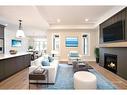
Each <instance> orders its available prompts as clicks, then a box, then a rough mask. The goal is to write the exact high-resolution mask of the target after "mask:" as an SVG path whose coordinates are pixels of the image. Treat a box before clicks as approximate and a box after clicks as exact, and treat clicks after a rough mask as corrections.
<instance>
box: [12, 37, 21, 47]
mask: <svg viewBox="0 0 127 95" xmlns="http://www.w3.org/2000/svg"><path fill="white" fill-rule="evenodd" d="M11 45H12V47H20V46H22V41H21V40H17V39H12V40H11Z"/></svg>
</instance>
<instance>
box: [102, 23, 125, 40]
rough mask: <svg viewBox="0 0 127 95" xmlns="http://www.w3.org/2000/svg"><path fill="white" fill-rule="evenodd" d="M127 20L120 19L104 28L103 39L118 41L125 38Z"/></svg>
mask: <svg viewBox="0 0 127 95" xmlns="http://www.w3.org/2000/svg"><path fill="white" fill-rule="evenodd" d="M124 23H125V21H118V22H116V23H114V24H112V25H110V26H107V27H106V28H103V41H104V42H109V41H118V40H124V26H125V24H124Z"/></svg>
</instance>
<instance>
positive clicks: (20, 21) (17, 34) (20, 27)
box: [16, 20, 25, 38]
mask: <svg viewBox="0 0 127 95" xmlns="http://www.w3.org/2000/svg"><path fill="white" fill-rule="evenodd" d="M22 29H23V28H22V20H19V29H18V30H17V32H16V37H17V38H24V37H25V34H24V31H23V30H22Z"/></svg>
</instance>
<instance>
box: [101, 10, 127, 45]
mask: <svg viewBox="0 0 127 95" xmlns="http://www.w3.org/2000/svg"><path fill="white" fill-rule="evenodd" d="M121 20H124V21H125V29H124V30H125V34H124V36H125V39H124V40H120V41H126V40H127V8H124V9H123V10H121V11H120V12H118V13H116V14H115V15H113V16H112V17H110V18H108V19H107V20H106V21H104V22H103V23H101V24H100V39H99V42H100V44H103V43H104V41H103V28H105V27H107V26H110V25H112V24H114V23H116V22H118V21H121ZM113 42H119V41H113ZM106 43H109V42H106Z"/></svg>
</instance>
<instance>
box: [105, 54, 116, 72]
mask: <svg viewBox="0 0 127 95" xmlns="http://www.w3.org/2000/svg"><path fill="white" fill-rule="evenodd" d="M104 68H106V69H107V70H110V71H111V72H113V73H117V55H113V54H107V53H105V54H104Z"/></svg>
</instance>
